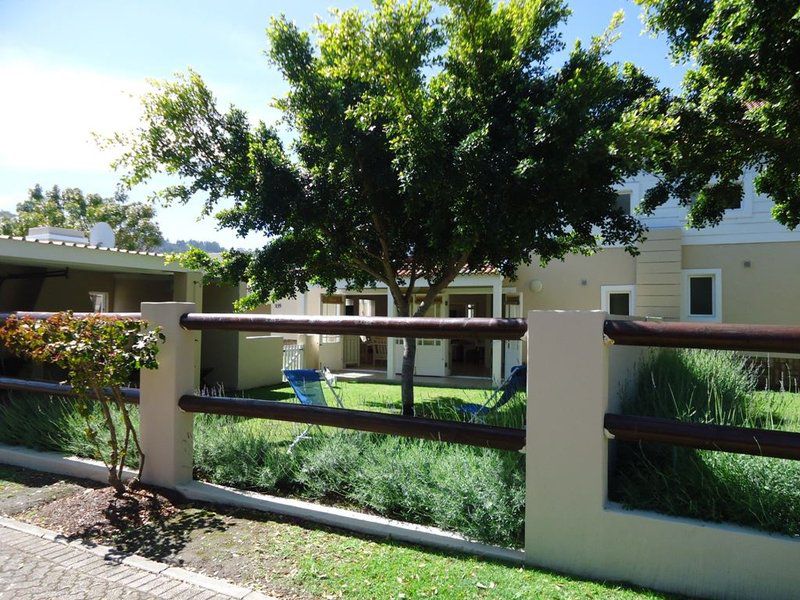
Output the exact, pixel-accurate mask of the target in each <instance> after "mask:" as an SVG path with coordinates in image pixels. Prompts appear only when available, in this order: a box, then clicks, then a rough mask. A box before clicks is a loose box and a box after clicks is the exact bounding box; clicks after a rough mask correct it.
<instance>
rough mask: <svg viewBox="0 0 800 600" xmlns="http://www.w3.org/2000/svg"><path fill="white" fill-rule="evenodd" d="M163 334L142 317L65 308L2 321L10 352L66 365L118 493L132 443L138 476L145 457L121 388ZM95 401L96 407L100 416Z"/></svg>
mask: <svg viewBox="0 0 800 600" xmlns="http://www.w3.org/2000/svg"><path fill="white" fill-rule="evenodd" d="M163 339H164V336H163V334H162V333H161V332H160V330H158V329H156V330H153V331H147V330H146V323H145V322H144V321H139V320H134V319H120V318H116V317H113V316H109V315H102V314H95V315H89V316H85V317H75V316H74V315H73V314H72V313H71V312H66V313H56V314H55V315H53V316H52V317H50V318H48V319H33V318H29V317H16V316H11V317H9V318H8V319H6V320H5V322H4V323H3V325H2V327H0V341H2V342H3V344H5V346H6V348H8V350H9V351H10V352H12V353H13V354H16V355H18V356H20V357H22V358H25V359H28V360H33V361H36V362H42V363H49V364H52V365H55V366H57V367H60V368H62V369H64V370H65V371H66V373H67V380H68V382H69V384H70V385H71V386H72V389H73V391H74V392H75V393H76V399H75V407H76V408H77V411H78V413H79V414H80V415H81V416H82V417H83V420H84V426H85V429H84V431H85V435H86V439H87V440H88V441H89V443H91V444H92V445H93V446H94V448H95V451H96V454H97V456H98V457H99V458H100V459H102V460H103V462H104V463H105V465H106V468H107V469H108V483H109V484H110V485H111V486H112V487H114V489H115V490H116V491H117V493H119V494H121V493H123V492H124V491H125V486H124V485H123V483H122V469H123V467H124V465H125V464H126V461H127V460H128V456H129V452H130V444H131V443H133V446H134V448H135V450H136V452H137V453H138V456H139V477H141V473H142V468H143V467H144V462H145V456H144V454H143V453H142V448H141V446H140V445H139V436H138V434H137V433H136V428H135V426H134V424H133V422H132V420H131V417H130V413H129V412H128V407H127V406H126V404H125V400H124V398H123V397H122V392H121V388H122V386H124V385H126V384H127V383H128V382H129V381H130V380H131V378H132V376H133V374H134V372H135V371H137V370H139V369H154V368H156V367H157V366H158V363H157V362H156V354H157V353H158V342H159V340H161V341H163ZM95 407H97V408H99V409H100V413H101V415H102V419H101V420H100V421H98V420H97V419H96V418H95V413H94V412H93V409H94V408H95ZM115 412H116V413H117V414H118V417H119V418H116V417H115V414H114V413H115Z"/></svg>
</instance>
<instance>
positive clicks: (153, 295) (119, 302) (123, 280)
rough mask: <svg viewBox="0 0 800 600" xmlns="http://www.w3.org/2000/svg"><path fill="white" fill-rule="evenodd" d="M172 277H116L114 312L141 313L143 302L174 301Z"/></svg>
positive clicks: (112, 304) (112, 302)
mask: <svg viewBox="0 0 800 600" xmlns="http://www.w3.org/2000/svg"><path fill="white" fill-rule="evenodd" d="M172 287H173V285H172V276H171V275H165V276H163V277H152V276H151V277H148V276H147V275H140V276H139V275H116V276H114V293H113V301H111V302H110V306H112V307H113V308H112V310H113V311H114V312H139V310H140V309H141V305H142V302H169V301H170V300H172Z"/></svg>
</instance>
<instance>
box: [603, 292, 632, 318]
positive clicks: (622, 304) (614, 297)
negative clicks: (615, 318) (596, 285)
mask: <svg viewBox="0 0 800 600" xmlns="http://www.w3.org/2000/svg"><path fill="white" fill-rule="evenodd" d="M608 312H609V314H612V315H624V316H630V314H631V295H630V294H629V293H628V292H614V293H611V294H609V295H608Z"/></svg>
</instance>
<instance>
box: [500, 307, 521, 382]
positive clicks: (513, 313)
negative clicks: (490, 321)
mask: <svg viewBox="0 0 800 600" xmlns="http://www.w3.org/2000/svg"><path fill="white" fill-rule="evenodd" d="M503 312H504V313H505V314H504V315H503V316H504V317H505V318H506V319H518V318H519V317H520V315H521V314H522V310H521V307H520V304H519V299H517V303H516V304H510V303H508V302H506V305H505V306H504V308H503ZM519 364H522V341H521V340H506V341H504V342H503V379H506V378H507V377H508V376H509V375H510V374H511V368H512V367H515V366H517V365H519Z"/></svg>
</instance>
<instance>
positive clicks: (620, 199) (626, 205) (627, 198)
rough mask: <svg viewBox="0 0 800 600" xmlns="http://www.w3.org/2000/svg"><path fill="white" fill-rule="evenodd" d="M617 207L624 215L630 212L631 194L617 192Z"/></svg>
mask: <svg viewBox="0 0 800 600" xmlns="http://www.w3.org/2000/svg"><path fill="white" fill-rule="evenodd" d="M616 206H617V208H619V209H621V210H622V212H624V213H625V214H626V215H629V214H631V195H630V194H617V202H616Z"/></svg>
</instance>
